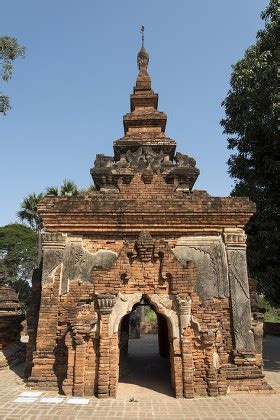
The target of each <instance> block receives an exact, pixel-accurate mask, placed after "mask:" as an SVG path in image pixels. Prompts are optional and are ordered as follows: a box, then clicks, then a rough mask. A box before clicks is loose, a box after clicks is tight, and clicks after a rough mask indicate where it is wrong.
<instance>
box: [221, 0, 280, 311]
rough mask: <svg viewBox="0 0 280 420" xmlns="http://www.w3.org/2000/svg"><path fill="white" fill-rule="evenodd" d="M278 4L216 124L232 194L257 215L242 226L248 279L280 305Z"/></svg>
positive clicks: (238, 71) (267, 15)
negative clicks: (252, 207)
mask: <svg viewBox="0 0 280 420" xmlns="http://www.w3.org/2000/svg"><path fill="white" fill-rule="evenodd" d="M277 9H278V6H277V0H270V2H269V5H268V7H267V8H266V9H265V10H264V12H263V13H262V14H261V17H262V19H263V20H264V21H265V27H264V29H263V30H260V31H259V32H258V33H257V39H256V43H255V45H253V46H251V47H250V48H248V49H247V50H246V51H245V55H244V58H242V59H241V60H240V61H238V62H237V63H236V64H235V65H233V72H232V75H231V81H230V90H229V92H228V94H227V97H226V99H225V100H224V101H223V103H222V105H223V106H224V108H225V118H224V119H223V120H222V121H221V125H222V126H223V128H224V133H225V134H227V135H228V136H229V137H228V148H229V149H230V150H233V151H234V153H233V154H232V155H231V156H230V159H229V161H228V165H229V173H230V175H231V176H232V177H233V178H235V179H236V181H235V187H234V189H233V191H232V195H235V196H249V198H250V199H251V200H253V201H254V202H255V203H256V204H257V212H256V214H255V216H253V218H252V219H251V221H250V222H249V223H248V225H247V227H246V231H247V234H248V265H249V271H250V275H251V276H253V277H255V278H256V280H257V281H258V290H259V292H263V293H264V295H265V296H266V298H268V299H269V300H270V302H272V303H274V304H278V305H279V304H280V259H279V255H280V141H279V140H280V138H279V131H278V121H277V117H278V112H279V92H278V90H277V89H278V88H277V84H278V80H277V67H278V63H279V57H280V54H279V19H278V10H277Z"/></svg>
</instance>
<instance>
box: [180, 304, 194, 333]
mask: <svg viewBox="0 0 280 420" xmlns="http://www.w3.org/2000/svg"><path fill="white" fill-rule="evenodd" d="M177 307H178V312H179V319H180V332H181V334H183V332H184V329H185V328H187V327H189V326H190V323H191V299H190V298H189V299H181V298H180V297H179V296H178V297H177Z"/></svg>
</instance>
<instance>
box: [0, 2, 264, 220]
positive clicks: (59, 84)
mask: <svg viewBox="0 0 280 420" xmlns="http://www.w3.org/2000/svg"><path fill="white" fill-rule="evenodd" d="M267 3H268V0H234V1H232V0H231V1H230V0H200V1H195V0H192V1H190V0H172V1H171V0H138V1H134V0H130V1H129V0H118V1H113V0H111V1H109V0H102V1H101V0H99V1H96V0H80V1H74V0H59V1H58V0H48V1H38V0H25V1H16V0H9V1H6V2H2V4H1V34H0V35H10V36H15V37H16V38H17V39H18V41H19V42H20V43H21V44H23V45H25V46H26V58H25V59H24V60H18V61H16V62H15V66H14V74H13V79H12V80H11V81H10V82H9V83H5V84H4V83H1V88H0V90H1V91H2V92H4V93H5V94H6V95H9V96H10V98H11V102H12V106H13V109H12V111H11V112H9V113H8V114H7V115H6V116H5V117H2V116H0V145H1V149H0V150H1V165H0V177H1V183H0V188H1V190H0V197H1V205H0V225H4V224H7V223H9V222H13V221H15V220H16V211H17V210H18V209H19V206H20V202H21V201H22V198H23V197H24V196H25V195H27V194H28V193H31V192H36V193H39V192H40V191H42V190H44V189H45V187H47V186H50V185H60V184H61V183H62V181H63V179H65V178H68V179H72V180H74V181H75V182H76V183H77V184H78V185H79V186H81V187H86V186H88V185H90V182H91V178H90V174H89V169H90V168H91V167H92V166H93V162H94V159H95V155H96V153H104V154H112V142H113V140H116V139H118V138H119V137H121V136H122V135H123V128H122V116H123V114H125V113H126V112H128V110H129V95H130V93H132V88H133V85H134V83H135V79H136V76H137V66H136V56H137V52H138V50H139V47H140V33H139V29H140V26H141V25H142V24H144V25H145V46H146V49H147V50H148V52H149V54H150V64H149V72H150V75H151V78H152V86H153V89H154V91H155V92H158V93H159V110H160V111H164V112H166V113H167V115H168V121H167V129H166V132H167V134H168V135H169V136H170V137H171V138H174V139H175V140H176V141H177V150H178V151H181V152H183V153H187V154H188V155H189V156H192V157H194V158H195V159H196V161H197V166H198V167H199V168H200V171H201V175H200V177H199V179H198V181H197V183H196V185H195V188H196V189H203V190H208V192H209V193H210V194H212V195H217V196H226V195H228V194H229V193H230V190H231V187H232V185H233V180H232V179H230V178H229V176H228V174H227V165H226V161H227V159H228V156H229V152H228V151H227V149H226V137H225V136H223V134H222V128H221V126H220V125H219V121H220V119H221V118H222V116H223V109H222V108H221V102H222V100H223V99H224V98H225V96H226V93H227V91H228V89H229V80H230V73H231V64H234V63H235V62H236V61H237V60H238V59H240V58H242V56H243V54H244V51H245V49H246V48H247V47H248V46H250V45H251V44H253V43H254V42H255V36H256V32H257V30H258V29H260V28H261V27H262V26H263V22H262V21H261V19H260V12H261V10H263V9H264V7H265V6H266V5H267Z"/></svg>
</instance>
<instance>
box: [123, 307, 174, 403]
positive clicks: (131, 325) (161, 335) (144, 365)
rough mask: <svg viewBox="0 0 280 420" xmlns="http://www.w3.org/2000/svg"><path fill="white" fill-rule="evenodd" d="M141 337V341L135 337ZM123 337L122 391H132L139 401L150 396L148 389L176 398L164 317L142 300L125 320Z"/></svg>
mask: <svg viewBox="0 0 280 420" xmlns="http://www.w3.org/2000/svg"><path fill="white" fill-rule="evenodd" d="M139 318H140V319H139ZM137 336H138V337H139V338H134V337H137ZM119 337H120V340H119V343H120V376H119V389H121V390H124V391H125V393H127V395H130V394H129V390H131V394H133V397H135V398H137V397H140V396H144V395H147V396H148V394H147V391H148V390H151V391H154V393H160V394H165V395H168V396H174V393H173V390H172V386H171V377H170V361H169V353H170V352H169V339H168V326H167V322H166V320H165V318H164V316H162V315H160V314H156V313H155V312H154V310H153V309H152V308H151V306H150V305H148V304H147V303H146V302H145V301H144V300H143V299H142V300H141V302H140V304H137V305H135V307H134V308H133V310H132V312H131V313H130V314H128V315H126V316H125V317H124V318H123V320H122V322H121V325H120V331H119ZM124 384H126V385H127V386H124ZM118 395H119V392H118Z"/></svg>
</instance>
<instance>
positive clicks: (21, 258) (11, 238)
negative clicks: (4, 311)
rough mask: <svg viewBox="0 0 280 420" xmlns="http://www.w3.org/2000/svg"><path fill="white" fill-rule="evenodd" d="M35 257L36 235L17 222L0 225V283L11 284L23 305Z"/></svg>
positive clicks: (26, 298)
mask: <svg viewBox="0 0 280 420" xmlns="http://www.w3.org/2000/svg"><path fill="white" fill-rule="evenodd" d="M36 259H37V235H36V233H35V232H34V231H33V230H32V229H30V228H29V227H27V226H24V225H22V224H19V223H13V224H9V225H7V226H3V227H0V285H1V286H11V287H13V288H14V289H15V290H16V292H17V293H18V294H19V299H20V302H21V304H22V306H23V307H26V306H27V304H28V303H29V302H30V298H31V288H30V280H31V276H32V270H33V268H34V266H35V265H36Z"/></svg>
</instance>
